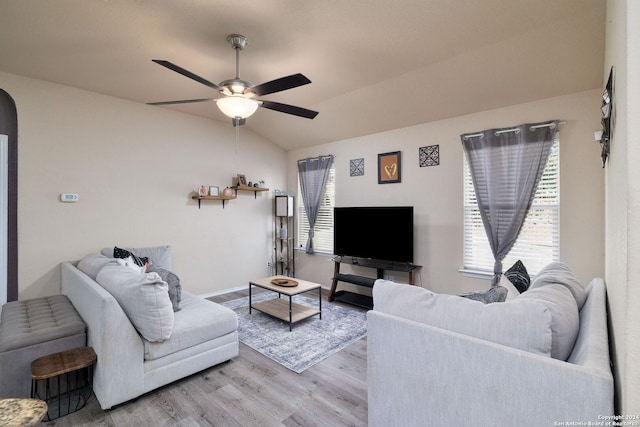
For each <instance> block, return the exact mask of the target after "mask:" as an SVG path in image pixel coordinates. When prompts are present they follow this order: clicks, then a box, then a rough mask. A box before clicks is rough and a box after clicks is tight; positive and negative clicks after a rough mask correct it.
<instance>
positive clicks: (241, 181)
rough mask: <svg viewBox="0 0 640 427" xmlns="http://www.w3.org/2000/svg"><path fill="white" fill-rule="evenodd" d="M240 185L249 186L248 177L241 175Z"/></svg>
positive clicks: (239, 178)
mask: <svg viewBox="0 0 640 427" xmlns="http://www.w3.org/2000/svg"><path fill="white" fill-rule="evenodd" d="M238 185H239V186H242V187H246V186H247V177H246V176H244V175H243V174H241V173H239V174H238Z"/></svg>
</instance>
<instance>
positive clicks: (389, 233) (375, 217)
mask: <svg viewBox="0 0 640 427" xmlns="http://www.w3.org/2000/svg"><path fill="white" fill-rule="evenodd" d="M333 226H334V229H333V253H334V254H335V255H340V256H353V257H357V258H370V259H375V260H382V261H394V262H403V263H405V262H406V263H413V206H371V207H337V208H334V211H333Z"/></svg>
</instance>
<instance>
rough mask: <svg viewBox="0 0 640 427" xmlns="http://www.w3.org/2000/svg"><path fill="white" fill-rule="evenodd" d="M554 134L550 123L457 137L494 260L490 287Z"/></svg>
mask: <svg viewBox="0 0 640 427" xmlns="http://www.w3.org/2000/svg"><path fill="white" fill-rule="evenodd" d="M557 131H558V122H557V121H551V122H545V123H529V124H523V125H519V126H514V127H512V128H502V129H488V130H485V131H482V132H473V133H467V134H463V135H460V139H461V140H462V146H463V148H464V152H465V156H466V157H467V162H468V164H469V169H470V171H471V178H472V180H473V187H474V189H475V193H476V199H477V201H478V207H479V209H480V216H481V217H482V222H483V224H484V228H485V231H486V232H487V237H488V239H489V245H490V246H491V251H492V252H493V256H494V258H495V264H494V266H493V273H494V275H493V280H492V282H491V285H492V286H495V285H497V284H498V281H499V280H500V276H501V274H502V260H503V259H504V257H505V256H506V255H507V253H509V251H510V250H511V247H512V246H513V245H514V243H515V242H516V239H517V238H518V234H519V233H520V229H521V227H522V223H523V222H524V219H525V217H526V216H527V212H528V211H529V208H530V207H531V203H532V201H533V198H534V195H535V193H536V188H537V187H538V182H539V181H540V177H541V176H542V172H543V170H544V168H545V166H546V164H547V159H548V157H549V152H550V151H551V145H552V143H553V140H554V138H555V135H556V132H557Z"/></svg>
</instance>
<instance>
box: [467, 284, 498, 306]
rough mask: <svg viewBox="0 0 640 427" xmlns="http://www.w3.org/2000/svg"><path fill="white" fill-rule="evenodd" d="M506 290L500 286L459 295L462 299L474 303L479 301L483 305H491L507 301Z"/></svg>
mask: <svg viewBox="0 0 640 427" xmlns="http://www.w3.org/2000/svg"><path fill="white" fill-rule="evenodd" d="M507 293H508V291H507V288H505V287H502V286H492V287H491V288H489V289H486V290H483V291H475V292H468V293H465V294H460V295H459V296H461V297H463V298H469V299H472V300H474V301H480V302H482V303H484V304H491V303H494V302H504V301H505V300H506V299H507Z"/></svg>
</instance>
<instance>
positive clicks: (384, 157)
mask: <svg viewBox="0 0 640 427" xmlns="http://www.w3.org/2000/svg"><path fill="white" fill-rule="evenodd" d="M396 182H402V163H401V158H400V151H392V152H389V153H381V154H378V184H392V183H396Z"/></svg>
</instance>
